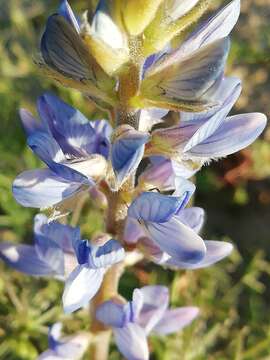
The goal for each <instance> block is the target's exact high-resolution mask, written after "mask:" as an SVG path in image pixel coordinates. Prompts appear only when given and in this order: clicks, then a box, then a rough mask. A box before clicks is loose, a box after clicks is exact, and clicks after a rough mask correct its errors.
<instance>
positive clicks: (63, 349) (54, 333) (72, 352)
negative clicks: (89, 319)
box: [37, 323, 90, 360]
mask: <svg viewBox="0 0 270 360" xmlns="http://www.w3.org/2000/svg"><path fill="white" fill-rule="evenodd" d="M61 330H62V324H61V323H56V324H54V325H53V326H52V327H51V328H50V330H49V334H48V342H49V350H47V351H45V352H43V353H42V354H40V356H39V357H38V358H37V360H60V359H70V360H71V359H72V360H79V359H81V357H82V356H83V354H84V352H85V351H86V349H87V347H88V345H89V341H90V336H89V334H87V333H78V334H76V335H71V336H66V337H62V338H61Z"/></svg>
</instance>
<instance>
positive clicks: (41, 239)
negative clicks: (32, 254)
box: [35, 232, 65, 275]
mask: <svg viewBox="0 0 270 360" xmlns="http://www.w3.org/2000/svg"><path fill="white" fill-rule="evenodd" d="M35 249H36V252H37V254H38V256H39V257H40V259H42V260H43V261H44V262H46V263H47V264H48V265H49V266H50V267H51V269H53V270H54V271H55V272H56V273H57V274H59V275H64V274H65V264H64V252H63V250H62V249H61V247H60V246H59V245H58V244H57V242H55V241H54V240H53V239H50V238H49V237H47V236H44V234H42V233H37V232H36V233H35Z"/></svg>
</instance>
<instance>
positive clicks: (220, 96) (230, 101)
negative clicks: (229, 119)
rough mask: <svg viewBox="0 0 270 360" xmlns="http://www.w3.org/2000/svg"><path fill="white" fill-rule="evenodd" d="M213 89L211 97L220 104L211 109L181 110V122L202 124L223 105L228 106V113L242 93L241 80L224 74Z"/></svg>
mask: <svg viewBox="0 0 270 360" xmlns="http://www.w3.org/2000/svg"><path fill="white" fill-rule="evenodd" d="M211 89H212V92H213V94H212V95H211V99H212V101H213V102H214V103H217V104H218V105H216V106H214V107H213V108H211V109H207V110H204V111H201V112H196V113H191V112H183V111H181V112H180V113H179V118H180V123H186V122H189V123H195V122H197V123H200V124H204V123H206V122H207V121H208V120H210V119H211V117H212V116H213V115H215V114H216V113H217V112H219V111H220V110H221V109H222V108H223V107H226V108H227V109H228V110H227V114H228V113H229V112H230V110H231V108H232V107H233V106H234V103H235V102H236V101H237V99H238V97H239V95H240V93H241V90H242V86H241V80H240V79H239V78H237V77H227V76H226V77H224V75H223V74H222V75H221V77H220V79H218V80H217V82H216V83H215V84H214V85H213V87H212V88H211ZM227 114H226V115H227ZM183 125H184V124H183Z"/></svg>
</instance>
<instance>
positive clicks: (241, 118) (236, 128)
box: [146, 78, 266, 177]
mask: <svg viewBox="0 0 270 360" xmlns="http://www.w3.org/2000/svg"><path fill="white" fill-rule="evenodd" d="M240 92H241V84H240V80H239V79H237V78H222V79H221V80H220V82H219V86H218V88H217V89H216V91H215V96H214V99H216V101H219V102H220V105H218V106H216V107H214V108H213V109H211V110H206V111H203V112H200V113H187V112H180V113H179V124H178V125H175V126H173V127H169V128H166V129H158V130H154V131H153V132H152V134H151V140H150V142H149V143H148V144H147V148H146V155H148V156H151V155H152V156H153V155H154V156H163V157H165V158H168V159H170V160H172V163H171V168H170V170H169V169H168V171H169V172H170V171H171V175H172V173H174V174H176V175H177V176H183V177H190V176H192V175H193V174H194V173H195V172H196V171H198V170H199V169H200V168H201V166H202V165H203V164H205V163H209V161H210V160H212V159H218V158H221V157H224V156H227V155H230V154H233V153H235V152H237V151H239V150H241V149H243V148H245V147H247V146H248V145H250V144H251V143H252V142H253V141H255V140H256V138H257V137H258V136H259V135H260V134H261V133H262V131H263V130H264V128H265V126H266V116H265V115H264V114H261V113H248V114H240V115H234V116H229V117H227V115H228V113H229V112H230V110H231V108H232V107H233V105H234V103H235V102H236V100H237V99H238V97H239V95H240ZM163 165H164V164H163ZM166 166H167V168H168V167H169V164H168V163H167V164H166ZM157 170H158V167H157V166H155V164H154V166H152V171H154V172H156V171H157ZM149 172H150V173H151V169H148V173H149ZM167 175H168V176H169V174H167ZM148 176H149V174H148Z"/></svg>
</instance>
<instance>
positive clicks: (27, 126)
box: [20, 109, 43, 136]
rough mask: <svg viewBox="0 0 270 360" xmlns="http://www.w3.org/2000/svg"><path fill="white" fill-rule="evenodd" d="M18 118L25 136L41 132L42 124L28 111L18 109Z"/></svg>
mask: <svg viewBox="0 0 270 360" xmlns="http://www.w3.org/2000/svg"><path fill="white" fill-rule="evenodd" d="M20 118H21V121H22V124H23V127H24V131H25V132H26V135H27V136H30V135H32V134H33V133H34V132H36V131H42V130H43V127H42V124H41V123H39V122H38V121H37V120H36V119H35V118H34V117H33V115H32V114H31V113H30V112H29V111H28V110H26V109H20Z"/></svg>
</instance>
